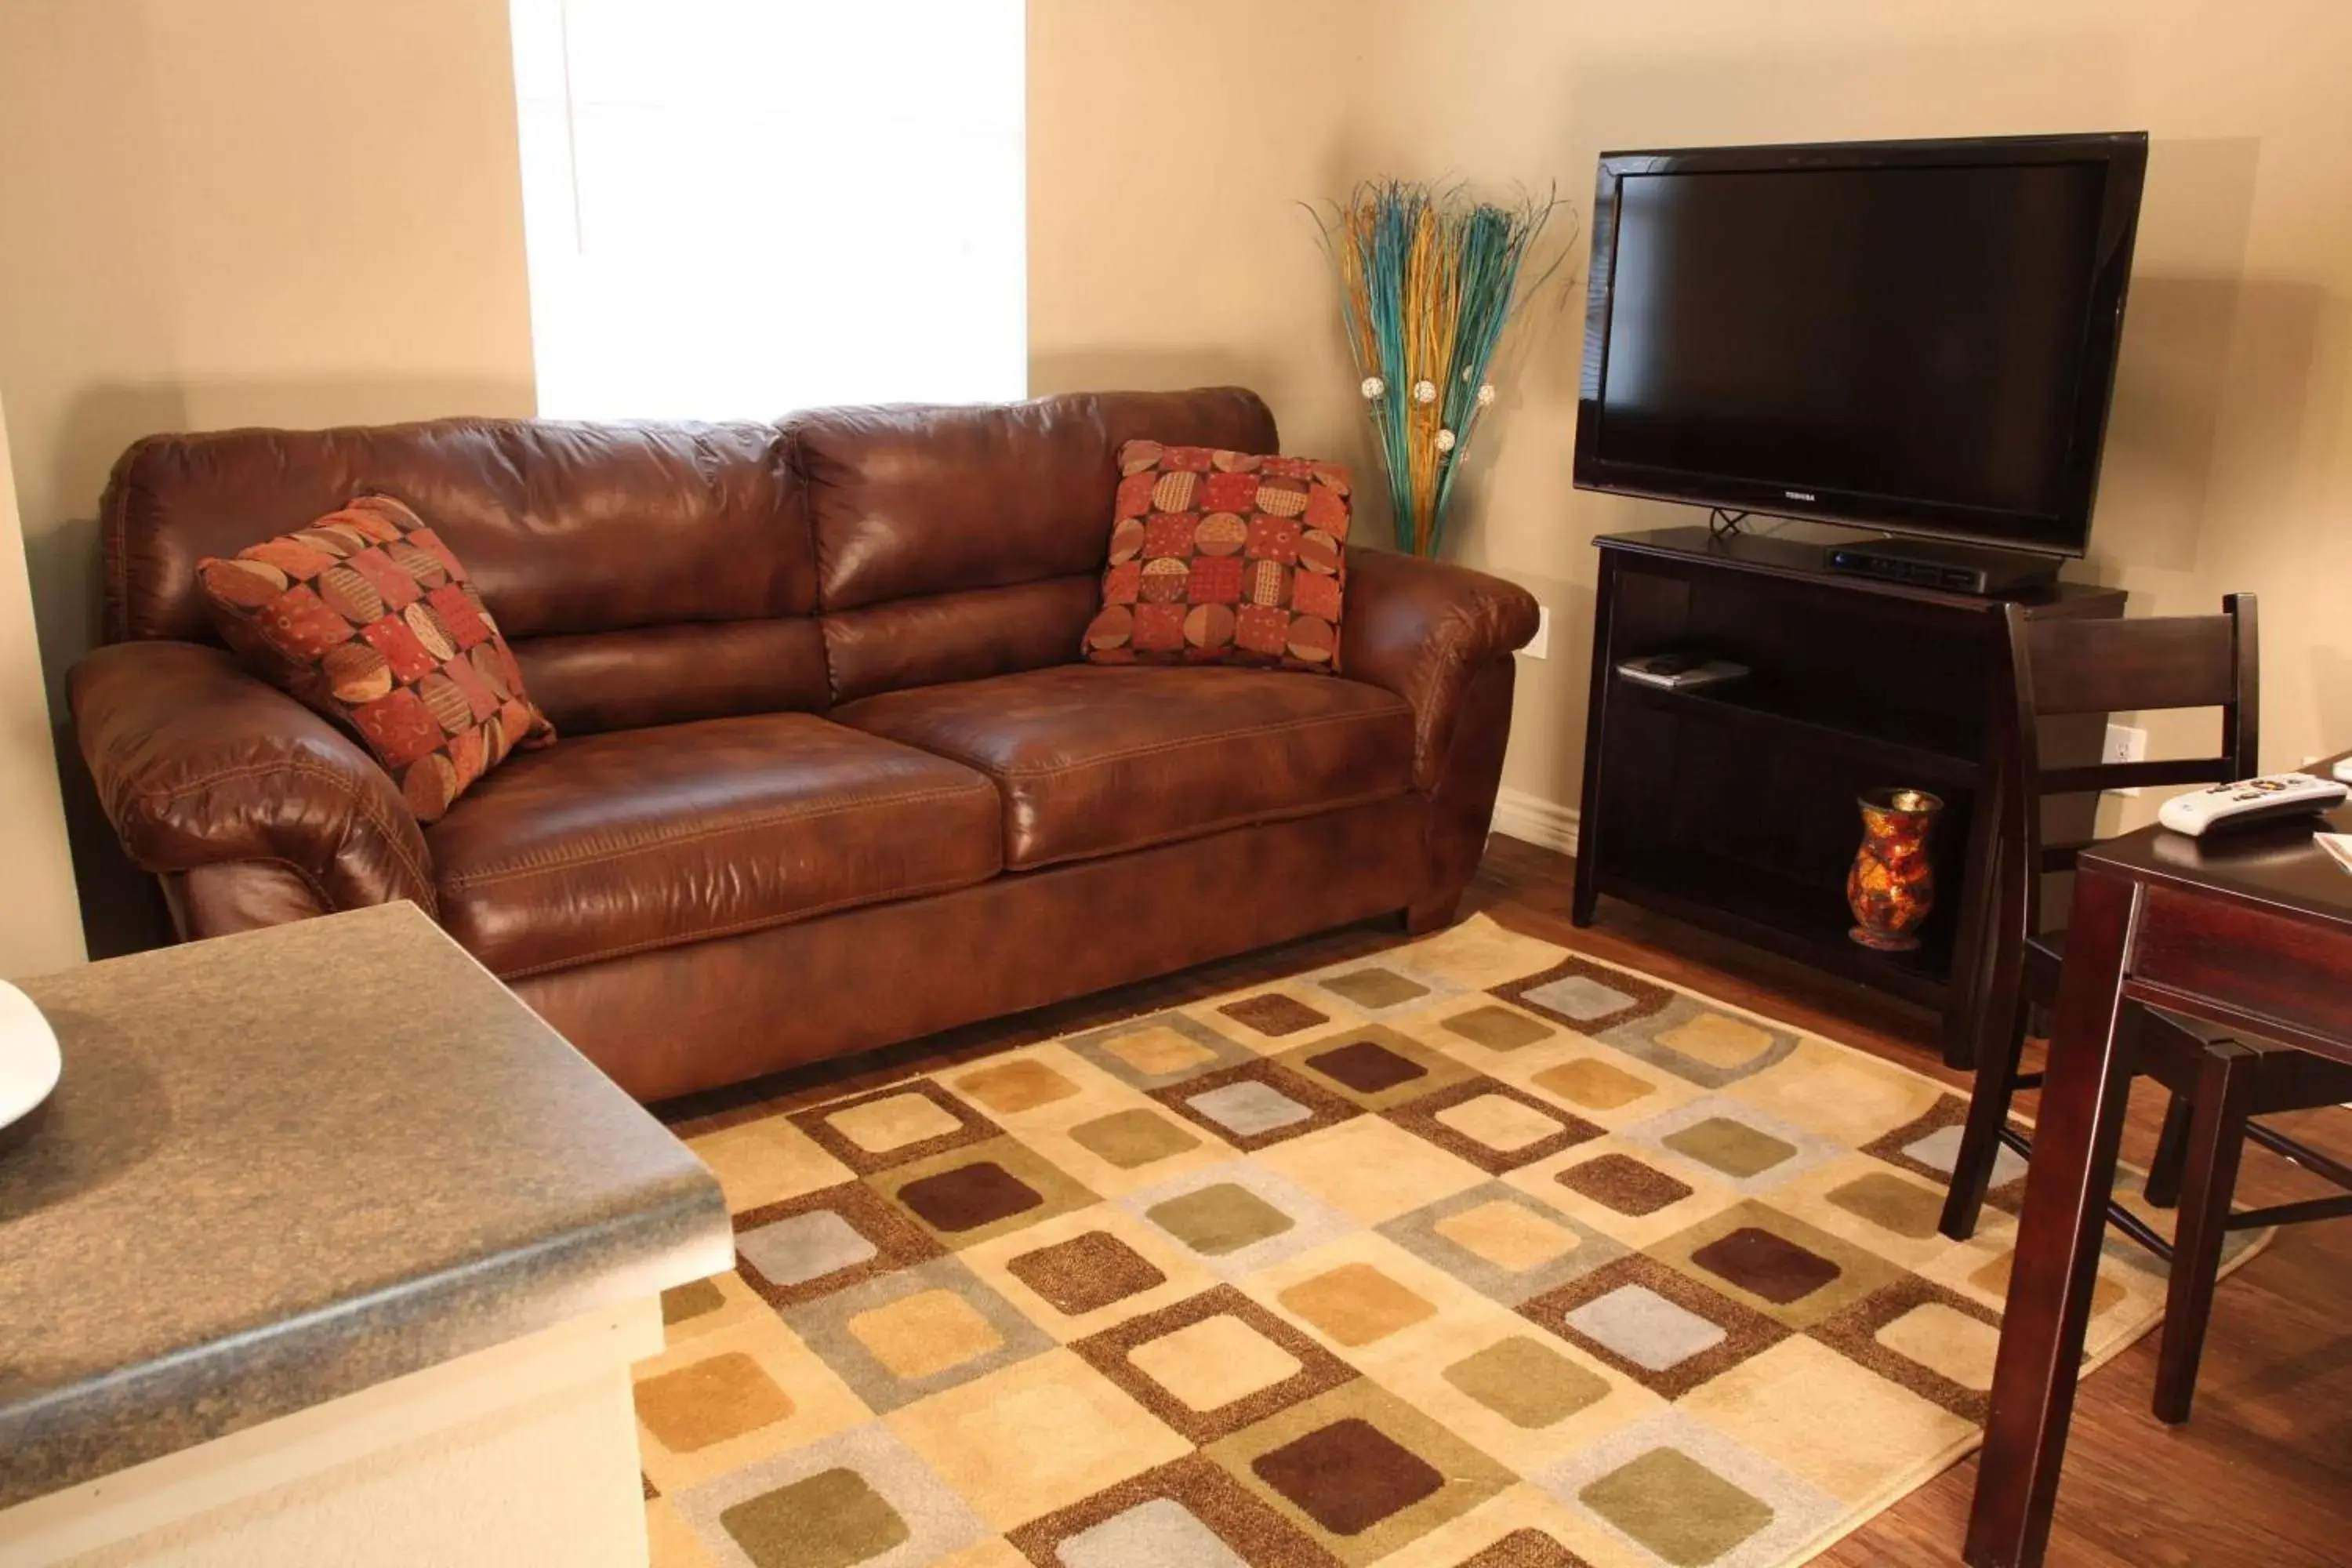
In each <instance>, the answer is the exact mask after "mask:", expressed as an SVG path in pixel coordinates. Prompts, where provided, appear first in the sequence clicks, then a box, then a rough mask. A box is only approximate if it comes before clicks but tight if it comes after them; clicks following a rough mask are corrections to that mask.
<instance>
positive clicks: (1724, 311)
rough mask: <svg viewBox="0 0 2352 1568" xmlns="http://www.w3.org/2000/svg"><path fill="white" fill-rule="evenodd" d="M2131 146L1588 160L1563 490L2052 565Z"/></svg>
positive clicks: (2092, 401) (1699, 152) (2001, 142)
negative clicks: (1975, 548)
mask: <svg viewBox="0 0 2352 1568" xmlns="http://www.w3.org/2000/svg"><path fill="white" fill-rule="evenodd" d="M2146 170H2147V136H2146V135H2145V133H2139V132H2133V133H2123V134H2115V135H2095V136H2017V137H1995V138H1987V139H1982V140H1972V141H1937V142H1843V143H1831V144H1822V145H1813V146H1779V147H1714V148H1685V149H1679V150H1674V151H1664V152H1648V153H1603V154H1602V155H1601V177H1600V189H1599V192H1598V194H1597V195H1595V196H1594V198H1593V207H1592V210H1593V226H1592V261H1591V283H1590V287H1589V293H1588V299H1587V307H1586V320H1585V339H1584V372H1583V378H1582V382H1581V385H1580V395H1579V398H1578V410H1577V427H1576V483H1577V484H1578V486H1579V487H1580V488H1583V489H1601V490H1615V491H1622V492H1624V493H1626V494H1631V495H1641V496H1653V497H1657V498H1660V499H1663V500H1675V501H1685V502H1691V503H1695V504H1697V505H1702V506H1709V507H1717V508H1721V509H1724V510H1729V511H1752V512H1764V513H1770V514H1774V515H1779V516H1787V517H1804V518H1820V519H1824V520H1827V521H1833V522H1842V523H1852V524H1856V525H1860V526H1865V527H1872V528H1883V529H1887V530H1891V531H1897V532H1905V533H1918V534H1927V535H1932V536H1936V537H1940V538H1946V539H1957V540H1964V541H1971V542H1983V543H1990V544H1996V545H2002V546H2008V547H2012V548H2017V549H2023V550H2030V551H2036V552H2044V553H2046V554H2049V555H2053V556H2055V555H2080V554H2081V553H2083V551H2084V547H2085V545H2086V544H2087V542H2088V541H2089V537H2090V526H2091V503H2092V499H2093V496H2094V494H2095V490H2096V489H2097V484H2098V472H2099V449H2100V445H2101V441H2102V438H2103V437H2104V436H2105V428H2106V421H2107V405H2108V402H2109V399H2110V396H2111V395H2112V393H2113V391H2114V388H2115V374H2116V350H2117V347H2118V345H2119V343H2120V342H2121V341H2122V335H2123V310H2124V290H2125V283H2126V279H2127V278H2128V276H2129V274H2130V272H2131V255H2132V236H2133V231H2134V229H2135V227H2136V226H2137V222H2138V218H2139V199H2140V186H2141V183H2142V179H2143V177H2144V175H2145V174H2146Z"/></svg>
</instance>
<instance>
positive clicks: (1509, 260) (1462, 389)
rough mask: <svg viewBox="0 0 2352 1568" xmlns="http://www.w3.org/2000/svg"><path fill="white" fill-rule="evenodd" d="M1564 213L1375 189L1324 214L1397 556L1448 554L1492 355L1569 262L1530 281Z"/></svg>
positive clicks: (1541, 206)
mask: <svg viewBox="0 0 2352 1568" xmlns="http://www.w3.org/2000/svg"><path fill="white" fill-rule="evenodd" d="M1562 205H1565V204H1563V203H1561V202H1560V201H1559V200H1558V199H1557V198H1556V197H1554V196H1552V195H1546V196H1545V197H1544V198H1543V199H1541V200H1537V199H1535V198H1533V197H1523V198H1522V199H1520V200H1519V201H1518V202H1517V203H1515V204H1512V205H1507V206H1505V205H1496V204H1493V203H1489V202H1479V201H1475V200H1473V199H1472V198H1471V197H1470V196H1469V195H1467V194H1466V192H1465V190H1464V189H1463V187H1461V186H1459V185H1450V186H1444V187H1433V186H1431V185H1429V184H1422V183H1417V182H1413V181H1407V180H1373V181H1367V182H1365V183H1364V184H1360V185H1359V186H1357V187H1356V189H1355V191H1354V192H1353V193H1352V194H1351V195H1349V198H1348V199H1347V201H1345V202H1344V203H1338V204H1334V205H1330V206H1328V208H1323V209H1316V213H1315V216H1316V222H1317V226H1318V228H1319V229H1320V230H1321V232H1322V237H1323V245H1324V249H1325V251H1326V253H1327V254H1328V255H1329V257H1330V258H1331V263H1332V268H1333V271H1334V272H1335V273H1336V274H1337V276H1338V279H1339V305H1340V312H1341V315H1342V317H1343V318H1344V320H1345V321H1346V323H1347V328H1348V343H1349V350H1350V352H1351V353H1353V354H1354V356H1355V361H1356V371H1357V374H1359V375H1360V377H1362V378H1363V379H1362V382H1361V386H1362V389H1363V393H1364V398H1365V404H1366V406H1367V409H1368V410H1369V412H1370V416H1371V420H1372V427H1373V429H1374V431H1375V432H1376V433H1377V435H1378V437H1379V438H1380V447H1381V467H1382V468H1384V469H1385V470H1386V472H1387V476H1388V485H1389V500H1390V505H1391V510H1393V513H1394V515H1395V519H1396V542H1397V545H1398V547H1399V548H1400V549H1403V550H1407V551H1410V552H1412V553H1414V554H1416V555H1433V554H1435V553H1437V552H1438V550H1439V548H1440V547H1441V546H1442V544H1443V543H1444V527H1445V516H1446V510H1447V505H1448V502H1449V501H1450V500H1451V499H1452V497H1453V493H1454V475H1455V473H1456V472H1457V471H1458V470H1459V468H1461V465H1462V462H1463V459H1464V458H1465V457H1466V456H1467V455H1468V452H1469V448H1470V440H1471V437H1473V436H1474V435H1475V433H1476V431H1477V428H1478V426H1479V424H1480V422H1481V416H1482V415H1484V413H1485V412H1486V408H1487V406H1488V405H1490V404H1491V402H1492V401H1493V396H1494V395H1493V393H1492V391H1491V389H1490V384H1489V382H1488V380H1487V376H1488V373H1489V370H1490V368H1491V367H1492V365H1493V363H1494V361H1495V353H1496V348H1497V347H1498V345H1499V344H1500V343H1501V342H1502V339H1503V333H1504V331H1505V329H1506V328H1507V326H1508V325H1509V323H1510V321H1511V319H1512V316H1513V313H1514V311H1515V310H1516V309H1517V306H1518V305H1519V304H1520V303H1521V301H1522V300H1524V299H1525V298H1526V297H1527V296H1528V295H1529V294H1531V293H1533V292H1534V290H1535V289H1538V288H1539V287H1540V286H1541V285H1542V284H1543V282H1544V281H1545V280H1546V279H1549V277H1550V276H1551V274H1552V272H1553V271H1554V270H1556V269H1557V268H1559V264H1560V260H1561V259H1563V258H1564V257H1565V253H1566V246H1565V245H1564V244H1563V245H1562V246H1561V247H1560V255H1559V256H1556V257H1555V258H1553V259H1552V261H1551V262H1550V263H1549V265H1547V266H1544V267H1542V268H1540V269H1538V270H1536V271H1534V272H1532V273H1531V272H1530V271H1529V269H1528V263H1529V258H1530V256H1531V254H1532V253H1533V252H1534V250H1535V249H1536V247H1537V244H1538V240H1539V239H1540V238H1541V237H1542V236H1543V234H1544V231H1545V229H1546V227H1547V226H1548V225H1549V222H1550V219H1551V216H1552V215H1553V213H1554V212H1556V211H1557V210H1559V208H1560V207H1561V206H1562ZM1572 221H1573V220H1572V218H1571V222H1572Z"/></svg>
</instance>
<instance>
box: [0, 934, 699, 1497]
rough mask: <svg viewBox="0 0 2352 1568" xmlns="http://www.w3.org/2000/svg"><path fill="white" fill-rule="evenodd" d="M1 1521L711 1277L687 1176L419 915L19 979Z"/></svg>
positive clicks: (1, 1246) (688, 1158) (7, 1221)
mask: <svg viewBox="0 0 2352 1568" xmlns="http://www.w3.org/2000/svg"><path fill="white" fill-rule="evenodd" d="M24 989H25V990H26V993H27V994H30V995H31V996H32V998H33V1000H34V1001H35V1002H37V1004H39V1005H40V1007H41V1010H42V1011H43V1012H44V1013H45V1014H47V1016H48V1019H49V1023H50V1026H52V1027H53V1028H54V1029H56V1031H57V1035H58V1043H59V1045H60V1047H62V1049H63V1053H64V1057H65V1076H64V1078H63V1079H62V1080H61V1081H60V1082H59V1084H58V1090H57V1093H56V1094H55V1095H54V1096H52V1097H51V1099H50V1100H49V1102H48V1103H47V1105H45V1106H44V1107H42V1108H41V1109H40V1110H37V1111H36V1112H34V1114H33V1116H32V1117H31V1118H30V1119H28V1120H27V1121H25V1122H23V1123H20V1124H19V1125H18V1126H16V1127H15V1128H11V1129H9V1130H7V1131H5V1132H0V1508H5V1507H8V1506H10V1505H13V1504H15V1503H18V1502H22V1501H24V1500H27V1499H30V1498H34V1497H37V1496H40V1495H42V1494H44V1493H47V1492H51V1491H56V1490H58V1489H63V1488H66V1487H69V1486H73V1485H77V1484H79V1483H80V1482H83V1481H88V1480H90V1479H95V1478H97V1477H100V1476H103V1475H107V1474H110V1473H111V1472H113V1471H116V1470H119V1469H121V1468H125V1467H127V1466H130V1465H134V1464H137V1463H140V1462H142V1461H143V1460H147V1459H152V1458H158V1457H160V1456H162V1455H163V1454H168V1453H171V1452H173V1451H175V1450H177V1449H181V1448H186V1447H194V1445H196V1444H199V1443H203V1442H205V1441H208V1440H209V1439H211V1438H215V1437H218V1436H223V1435H225V1434H226V1433H229V1432H234V1431H236V1430H238V1429H240V1428H243V1427H247V1426H254V1425H256V1424H257V1423H260V1422H263V1421H267V1420H269V1419H271V1418H272V1417H275V1416H279V1415H289V1414H290V1413H292V1412H294V1411H297V1410H300V1409H303V1408H306V1407H308V1406H310V1405H317V1404H320V1403H321V1402H322V1401H325V1400H329V1399H332V1398H335V1397H337V1396H339V1395H341V1394H351V1393H353V1392H356V1391H357V1390H359V1389H362V1388H365V1387H368V1386H369V1385H371V1384H377V1383H382V1382H383V1381H385V1380H386V1379H389V1378H394V1377H398V1376H401V1375H402V1374H404V1373H411V1372H415V1371H418V1370H420V1369H422V1368H425V1367H428V1366H432V1365H436V1364H437V1363H442V1362H446V1361H449V1360H451V1359H453V1358H455V1357H457V1356H460V1355H464V1354H466V1353H467V1352H472V1351H477V1350H481V1349H485V1348H487V1347H488V1346H491V1345H495V1344H499V1343H501V1342H505V1341H508V1340H511V1339H515V1338H518V1337H520V1336H521V1335H523V1334H526V1333H530V1332H531V1331H535V1330H538V1329H541V1328H546V1327H549V1326H551V1325H553V1324H555V1323H558V1322H561V1321H564V1320H566V1319H569V1318H572V1317H575V1316H578V1315H580V1314H582V1313H583V1312H587V1311H590V1310H595V1309H597V1308H600V1307H604V1306H606V1305H610V1304H612V1303H614V1302H617V1301H620V1300H627V1299H631V1298H638V1297H646V1296H651V1295H652V1294H654V1293H655V1292H656V1291H657V1290H660V1289H666V1288H667V1287H669V1286H672V1285H677V1284H682V1283H684V1282H686V1281H688V1280H689V1279H699V1278H701V1277H703V1276H705V1275H709V1274H713V1273H717V1272H719V1271H721V1270H723V1269H725V1268H729V1267H730V1265H731V1264H732V1263H733V1261H734V1238H733V1236H732V1233H731V1231H730V1226H729V1222H728V1217H727V1207H726V1203H725V1200H724V1199H723V1198H722V1197H721V1195H720V1194H719V1184H718V1183H717V1181H716V1180H714V1179H713V1178H712V1176H711V1174H710V1173H709V1170H708V1169H706V1168H705V1167H704V1166H703V1164H702V1163H701V1162H700V1161H698V1160H697V1159H696V1158H695V1157H694V1155H693V1154H692V1153H691V1152H688V1150H687V1148H686V1147H685V1146H684V1145H683V1144H681V1143H680V1142H677V1139H675V1138H673V1137H672V1136H671V1135H670V1134H669V1132H668V1131H666V1130H665V1129H664V1128H663V1127H662V1126H661V1125H660V1124H659V1123H658V1122H656V1121H655V1120H654V1119H653V1118H652V1117H651V1116H649V1115H647V1114H646V1111H645V1110H643V1109H642V1108H640V1107H639V1106H638V1105H636V1104H635V1102H634V1101H632V1100H629V1099H628V1097H627V1096H625V1095H624V1094H623V1093H622V1092H621V1091H620V1090H619V1089H616V1088H614V1085H613V1084H612V1082H611V1081H610V1080H609V1079H606V1078H605V1077H604V1074H603V1073H601V1072H599V1071H598V1070H597V1069H596V1068H594V1067H593V1066H592V1065H591V1064H590V1063H589V1062H588V1060H587V1059H586V1058H583V1057H582V1056H581V1055H580V1054H579V1053H578V1052H576V1051H574V1050H573V1049H572V1047H570V1046H569V1045H567V1044H566V1043H565V1042H564V1041H563V1039H562V1037H561V1036H559V1035H557V1034H556V1033H555V1032H554V1031H553V1030H551V1029H550V1028H549V1027H548V1026H546V1025H545V1024H543V1023H541V1021H540V1020H539V1018H538V1016H536V1015H534V1014H533V1013H531V1011H530V1009H529V1008H527V1007H525V1006H523V1005H522V1004H521V1003H520V1002H518V1001H516V1000H515V998H514V997H513V996H512V995H511V994H509V993H508V991H507V990H506V988H505V987H504V986H502V985H500V984H499V983H498V982H497V981H496V980H495V979H493V978H492V977H491V976H490V974H489V973H488V971H486V970H484V969H483V968H482V967H481V966H480V965H479V964H478V963H475V961H474V960H473V959H472V958H471V957H469V956H468V955H467V953H466V952H464V950H462V949H461V948H459V947H458V946H457V944H456V943H455V942H451V941H450V940H449V938H448V937H447V936H446V935H444V934H443V933H442V931H441V930H440V929H439V928H438V927H437V926H436V925H434V923H433V922H432V921H430V920H428V919H427V918H425V915H424V914H422V913H421V912H419V911H418V910H416V909H415V906H413V905H410V904H405V903H403V904H392V905H386V906H383V907H382V908H379V909H371V910H356V911H353V912H352V913H349V914H342V915H335V916H331V917H330V918H327V919H323V920H314V921H302V922H299V923H298V924H294V925H285V926H278V927H274V928H271V929H269V930H267V931H253V932H249V933H247V934H245V935H241V936H232V937H223V938H219V939H216V940H214V941H210V942H196V943H193V944H190V945H187V946H183V947H175V948H171V949H167V950H164V951H163V952H150V953H142V954H139V955H137V956H135V957H131V958H123V959H115V960H111V961H110V962H107V963H94V964H91V965H89V966H88V967H86V968H82V969H78V970H72V971H68V972H67V973H62V974H55V975H50V976H47V978H44V979H40V980H36V981H30V982H27V983H26V984H25V987H24Z"/></svg>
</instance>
